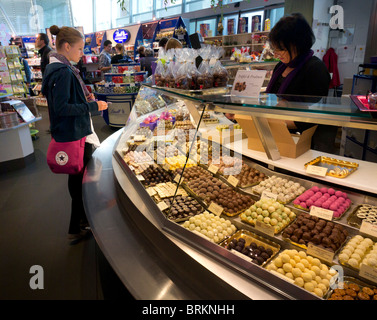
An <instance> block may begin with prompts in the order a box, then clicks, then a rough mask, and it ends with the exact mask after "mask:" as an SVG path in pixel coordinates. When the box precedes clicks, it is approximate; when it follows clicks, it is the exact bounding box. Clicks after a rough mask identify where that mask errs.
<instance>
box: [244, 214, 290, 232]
mask: <svg viewBox="0 0 377 320" xmlns="http://www.w3.org/2000/svg"><path fill="white" fill-rule="evenodd" d="M240 220H241V221H242V222H244V223H246V224H248V225H250V226H253V227H254V228H255V223H254V222H251V221H249V220H247V219H244V218H242V217H240ZM293 221H294V220H293ZM293 221H291V222H290V223H288V224H287V225H286V226H285V227H284V228H282V229H281V230H280V231H276V229H274V234H275V235H278V234H280V233H282V232H283V231H284V230H285V229H286V228H287V227H288V226H289V225H290V224H291V223H293ZM262 223H263V224H265V225H266V226H269V225H268V224H267V223H264V222H262Z"/></svg>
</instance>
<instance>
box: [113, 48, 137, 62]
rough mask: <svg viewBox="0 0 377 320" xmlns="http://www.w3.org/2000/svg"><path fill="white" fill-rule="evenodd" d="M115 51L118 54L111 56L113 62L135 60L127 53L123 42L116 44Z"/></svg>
mask: <svg viewBox="0 0 377 320" xmlns="http://www.w3.org/2000/svg"><path fill="white" fill-rule="evenodd" d="M115 51H116V55H115V56H113V57H112V58H111V64H116V63H121V62H124V63H127V62H133V60H132V59H131V58H130V57H129V56H128V55H126V53H125V51H124V46H123V44H121V43H117V44H116V45H115Z"/></svg>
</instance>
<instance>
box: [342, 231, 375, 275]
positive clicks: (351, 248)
mask: <svg viewBox="0 0 377 320" xmlns="http://www.w3.org/2000/svg"><path fill="white" fill-rule="evenodd" d="M338 260H339V262H340V263H341V264H342V265H344V266H347V267H350V268H351V269H354V270H356V271H359V270H360V266H361V265H362V264H366V265H368V266H370V267H372V268H375V269H376V268H377V243H376V242H374V241H373V240H372V239H370V238H367V237H363V236H361V235H356V236H354V237H352V238H351V239H350V240H349V241H348V242H347V243H346V244H345V245H344V247H343V249H342V250H341V251H340V253H339V256H338Z"/></svg>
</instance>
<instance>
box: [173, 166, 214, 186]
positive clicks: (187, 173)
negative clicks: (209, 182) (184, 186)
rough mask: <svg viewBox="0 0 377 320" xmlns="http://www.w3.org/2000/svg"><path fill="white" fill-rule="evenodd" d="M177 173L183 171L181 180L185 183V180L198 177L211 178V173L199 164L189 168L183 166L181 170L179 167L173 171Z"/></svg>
mask: <svg viewBox="0 0 377 320" xmlns="http://www.w3.org/2000/svg"><path fill="white" fill-rule="evenodd" d="M175 172H176V173H177V174H180V175H182V172H183V178H184V180H183V182H184V183H187V181H191V180H194V179H200V178H203V177H205V178H212V174H211V173H210V172H209V171H207V170H206V169H204V168H202V167H200V166H195V167H190V168H185V170H184V171H183V169H182V168H179V169H177V170H176V171H175Z"/></svg>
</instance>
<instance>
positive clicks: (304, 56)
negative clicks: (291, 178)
mask: <svg viewBox="0 0 377 320" xmlns="http://www.w3.org/2000/svg"><path fill="white" fill-rule="evenodd" d="M269 42H270V45H271V48H272V50H273V52H274V55H275V57H276V58H278V59H280V62H279V63H278V64H277V65H276V66H275V68H274V71H273V74H272V77H271V80H270V82H269V84H268V87H267V89H266V92H267V93H276V94H279V95H290V96H291V97H290V98H288V97H287V96H285V97H284V96H282V98H283V99H286V100H289V99H296V100H297V99H299V98H300V97H298V96H301V97H302V98H300V99H303V100H302V101H306V102H314V103H316V102H318V101H319V100H321V98H322V97H325V96H327V95H328V91H329V86H330V81H331V78H330V74H329V72H328V70H327V68H326V65H325V64H324V63H323V62H322V61H321V60H320V59H319V58H317V57H316V56H314V52H313V50H312V49H311V48H312V46H313V44H314V42H315V36H314V33H313V30H312V28H311V27H310V25H309V24H308V22H307V21H306V20H305V18H304V16H303V15H302V14H300V13H295V14H292V15H290V16H286V17H283V18H281V19H280V20H279V21H278V23H277V24H276V25H275V26H274V28H273V29H272V30H271V32H270V34H269ZM303 96H304V97H303ZM294 97H295V98H294ZM309 97H310V98H309ZM287 125H288V128H289V129H290V130H291V131H299V132H302V131H304V130H306V129H308V128H310V127H312V126H314V125H315V124H310V123H301V122H292V121H288V122H287ZM337 130H338V128H337V127H334V126H325V125H318V128H317V129H316V131H315V133H314V135H313V138H312V149H315V150H319V151H323V152H329V153H334V144H335V138H336V134H337Z"/></svg>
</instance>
